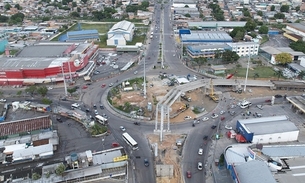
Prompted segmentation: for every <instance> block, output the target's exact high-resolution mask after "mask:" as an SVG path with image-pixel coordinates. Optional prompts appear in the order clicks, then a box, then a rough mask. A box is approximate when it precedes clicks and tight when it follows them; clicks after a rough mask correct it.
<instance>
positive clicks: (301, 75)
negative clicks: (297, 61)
mask: <svg viewBox="0 0 305 183" xmlns="http://www.w3.org/2000/svg"><path fill="white" fill-rule="evenodd" d="M304 77H305V71H301V72H300V73H299V74H298V78H299V79H304Z"/></svg>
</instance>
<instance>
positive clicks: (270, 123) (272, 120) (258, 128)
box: [238, 116, 299, 135]
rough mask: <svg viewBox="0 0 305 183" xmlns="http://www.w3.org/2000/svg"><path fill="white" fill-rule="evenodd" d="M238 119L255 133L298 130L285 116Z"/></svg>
mask: <svg viewBox="0 0 305 183" xmlns="http://www.w3.org/2000/svg"><path fill="white" fill-rule="evenodd" d="M238 121H239V122H240V123H241V124H243V125H244V126H245V128H247V130H248V131H249V132H253V133H254V134H255V135H263V134H272V133H283V132H291V131H299V129H298V128H297V127H296V126H295V124H294V123H293V122H291V121H289V120H288V118H287V117H286V116H271V117H263V118H252V119H241V120H238Z"/></svg>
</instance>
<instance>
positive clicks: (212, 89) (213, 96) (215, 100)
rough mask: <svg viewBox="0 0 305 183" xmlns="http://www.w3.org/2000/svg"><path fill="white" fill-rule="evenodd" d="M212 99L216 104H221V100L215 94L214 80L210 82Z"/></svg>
mask: <svg viewBox="0 0 305 183" xmlns="http://www.w3.org/2000/svg"><path fill="white" fill-rule="evenodd" d="M208 96H209V97H210V99H212V100H213V101H214V102H219V98H218V96H217V95H216V94H214V85H213V80H212V79H211V80H210V94H208Z"/></svg>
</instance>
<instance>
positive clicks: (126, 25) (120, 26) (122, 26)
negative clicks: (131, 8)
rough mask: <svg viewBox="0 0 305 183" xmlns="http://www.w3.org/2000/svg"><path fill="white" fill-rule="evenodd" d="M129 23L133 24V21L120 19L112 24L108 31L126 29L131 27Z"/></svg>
mask: <svg viewBox="0 0 305 183" xmlns="http://www.w3.org/2000/svg"><path fill="white" fill-rule="evenodd" d="M131 25H133V23H131V22H129V21H126V20H123V21H120V22H118V23H116V24H114V25H113V26H112V28H111V29H110V30H109V32H112V31H117V30H121V31H128V30H130V29H131V28H132V26H131Z"/></svg>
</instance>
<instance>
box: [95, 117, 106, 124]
mask: <svg viewBox="0 0 305 183" xmlns="http://www.w3.org/2000/svg"><path fill="white" fill-rule="evenodd" d="M95 120H96V121H97V122H99V123H101V124H102V125H106V124H107V123H108V119H107V118H104V117H103V116H101V115H96V116H95Z"/></svg>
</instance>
